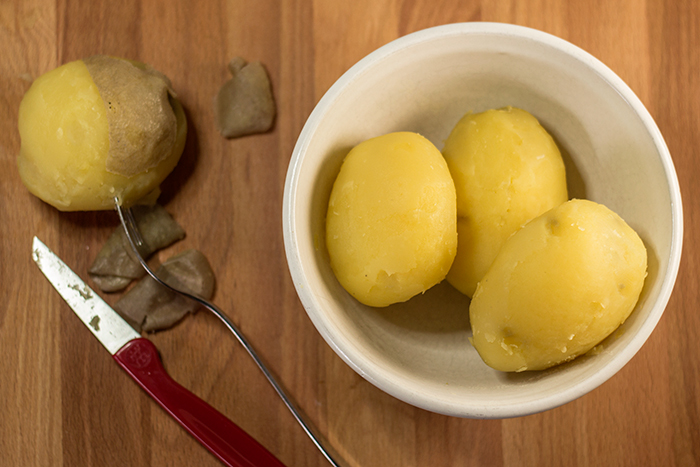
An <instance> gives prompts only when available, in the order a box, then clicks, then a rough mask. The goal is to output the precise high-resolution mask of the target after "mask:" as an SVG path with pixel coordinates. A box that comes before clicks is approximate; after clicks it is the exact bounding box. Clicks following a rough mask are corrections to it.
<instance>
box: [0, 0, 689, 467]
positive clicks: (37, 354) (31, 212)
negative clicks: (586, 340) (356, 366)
mask: <svg viewBox="0 0 700 467" xmlns="http://www.w3.org/2000/svg"><path fill="white" fill-rule="evenodd" d="M464 21H498V22H508V23H515V24H521V25H526V26H530V27H534V28H537V29H541V30H543V31H547V32H550V33H553V34H555V35H557V36H559V37H562V38H564V39H566V40H568V41H570V42H572V43H574V44H575V45H577V46H579V47H581V48H583V49H584V50H586V51H588V52H590V53H592V54H593V55H595V56H596V57H598V58H599V59H600V60H602V61H603V62H604V63H605V64H607V65H608V66H609V67H610V68H612V69H613V70H614V71H615V72H616V73H617V74H618V75H620V76H621V77H622V79H624V80H625V81H626V82H627V83H628V84H629V85H630V87H631V88H632V89H633V90H634V91H635V92H636V93H637V95H638V96H639V97H640V98H641V100H642V101H643V102H644V104H645V105H646V106H647V108H648V109H649V111H650V112H651V114H652V115H653V117H654V118H655V119H656V121H657V123H658V125H659V127H660V129H661V131H662V133H663V135H664V137H665V138H666V141H667V144H668V146H669V148H670V151H671V154H672V156H673V159H674V162H675V165H676V168H677V171H678V176H679V179H680V184H681V189H682V193H683V203H684V211H685V244H684V252H683V260H682V264H681V270H680V273H679V278H678V281H677V284H676V287H675V290H674V293H673V296H672V297H671V301H670V303H669V305H668V308H667V310H666V313H665V315H664V316H663V318H662V319H661V322H660V323H659V325H658V327H657V328H656V330H655V332H654V333H653V334H652V336H651V338H650V339H649V340H648V342H647V343H646V344H645V345H644V347H643V348H642V349H641V351H640V352H639V353H638V354H637V356H636V357H635V358H634V359H633V360H632V361H631V362H630V363H629V364H627V365H626V366H625V367H624V368H623V369H622V370H621V371H620V372H619V373H618V374H617V375H616V376H614V377H613V378H612V379H611V380H609V381H608V382H606V383H605V384H603V385H602V386H601V387H600V388H598V389H596V390H594V391H593V392H591V393H590V394H588V395H586V396H584V397H581V398H580V399H578V400H576V401H574V402H571V403H569V404H567V405H565V406H563V407H560V408H557V409H555V410H551V411H548V412H545V413H542V414H538V415H532V416H528V417H522V418H516V419H508V420H490V421H489V420H469V419H459V418H451V417H447V416H442V415H436V414H433V413H429V412H426V411H423V410H420V409H417V408H414V407H411V406H409V405H407V404H405V403H403V402H400V401H397V400H395V399H393V398H392V397H390V396H388V395H386V394H385V393H383V392H381V391H379V390H378V389H376V388H375V387H374V386H372V385H371V384H370V383H368V382H366V381H365V380H363V379H362V378H361V377H360V376H358V375H357V374H356V373H354V372H353V371H352V370H351V369H350V368H349V367H348V366H347V365H345V364H344V363H343V362H342V361H341V360H340V358H339V357H338V356H336V354H335V353H333V351H332V350H331V349H330V348H329V347H328V346H327V345H326V344H325V342H324V341H323V340H322V339H321V337H320V336H319V334H318V333H317V332H316V330H315V328H314V327H313V325H312V324H311V322H310V320H309V319H308V318H307V316H306V314H305V313H304V310H303V308H302V306H301V304H300V302H299V300H298V298H297V296H296V293H295V290H294V287H293V285H292V282H291V279H290V276H289V273H288V270H287V265H286V261H285V255H284V248H283V241H282V228H281V222H282V221H281V218H282V191H283V184H284V178H285V174H286V170H287V165H288V162H289V159H290V156H291V153H292V149H293V147H294V143H295V141H296V138H297V136H298V135H299V132H300V131H301V128H302V126H303V124H304V122H305V120H306V118H307V117H308V115H309V114H310V112H311V111H312V109H313V107H314V105H315V104H316V103H317V102H318V100H319V99H320V98H321V96H322V95H323V93H324V92H325V91H326V90H327V89H328V88H329V87H330V86H331V85H332V83H333V82H334V81H335V80H336V79H337V78H338V77H339V76H340V75H341V74H342V73H343V72H345V71H346V70H347V69H348V68H349V67H351V66H352V65H353V64H354V63H355V62H357V61H358V60H359V59H361V58H362V57H364V56H365V55H366V54H368V53H369V52H371V51H372V50H374V49H376V48H378V47H380V46H382V45H384V44H386V43H387V42H389V41H391V40H393V39H395V38H398V37H400V36H402V35H405V34H407V33H410V32H413V31H416V30H419V29H423V28H426V27H430V26H435V25H439V24H445V23H451V22H464ZM698 46H700V2H697V1H695V0H646V1H645V0H626V1H607V0H591V1H585V0H572V1H556V0H535V1H520V0H481V1H479V0H468V1H458V0H355V1H345V2H340V1H338V2H330V1H322V0H316V1H308V0H284V1H275V0H228V1H223V0H210V1H209V0H202V1H197V2H195V1H187V0H168V1H165V0H160V1H155V0H154V1H148V0H142V1H139V0H123V1H114V0H112V1H107V0H99V1H89V2H88V1H85V2H79V1H69V0H63V1H61V0H58V1H51V0H16V1H7V0H0V51H1V55H0V57H1V58H0V172H1V173H0V202H1V203H2V204H1V206H0V294H1V295H0V465H2V466H35V465H36V466H57V465H65V466H216V465H220V464H219V463H218V461H217V460H216V459H215V458H214V457H213V456H212V455H211V454H210V453H209V452H208V451H206V450H205V449H203V448H202V447H201V446H200V445H199V444H198V443H197V442H196V441H194V439H193V438H191V437H190V436H189V435H187V434H186V433H185V432H184V430H182V429H181V428H180V426H179V425H177V424H176V423H175V422H174V421H173V420H172V419H171V418H169V417H168V416H167V415H166V414H165V413H164V412H163V410H161V409H160V408H159V407H158V406H157V405H156V404H155V403H154V402H153V401H152V400H151V399H150V398H149V397H147V396H146V394H145V393H144V392H143V391H141V390H140V389H139V388H138V387H137V386H136V384H135V383H134V382H133V381H132V380H130V379H129V377H128V376H127V375H126V373H125V372H124V371H122V370H121V369H120V368H119V367H118V366H117V365H116V364H115V363H114V362H113V361H112V359H111V358H109V355H108V353H107V352H105V350H104V349H103V348H102V347H101V345H100V344H99V343H98V342H97V341H96V340H95V338H94V337H93V336H92V335H90V333H89V332H87V331H86V329H85V327H84V325H83V324H81V323H80V322H79V321H78V320H77V319H76V317H75V316H74V315H73V313H72V312H71V311H70V309H69V308H68V307H67V306H66V305H65V303H64V302H63V301H62V300H61V298H60V297H59V296H58V294H57V293H56V292H55V291H54V290H53V289H52V288H51V286H50V285H49V284H48V283H47V281H46V280H45V279H44V278H43V276H42V275H41V273H40V272H39V270H38V269H37V268H36V266H35V265H34V264H33V262H32V261H31V254H30V253H31V247H30V245H31V239H32V236H33V235H38V236H39V237H40V238H41V239H42V240H43V241H44V242H46V243H47V244H48V245H49V246H50V247H51V248H53V249H54V250H55V251H56V252H57V253H58V254H59V255H60V256H61V257H62V258H63V259H64V260H65V261H66V262H67V263H68V264H69V265H70V266H71V267H72V268H73V269H74V270H75V271H77V272H78V273H79V274H81V275H82V276H83V277H86V270H87V268H88V266H89V264H90V263H91V261H92V259H93V258H94V256H95V254H96V253H97V251H98V249H99V248H100V246H101V245H102V244H103V243H104V241H105V240H106V238H107V236H108V235H109V233H110V232H111V230H112V229H114V228H115V227H116V226H117V223H118V219H117V216H116V214H115V213H114V212H98V213H92V212H81V213H59V212H58V211H56V210H55V209H53V208H52V207H50V206H48V205H46V204H44V203H43V202H41V201H39V200H38V199H37V198H35V197H33V196H32V195H30V194H29V193H28V191H27V190H26V189H25V188H24V186H23V185H22V182H21V180H20V178H19V175H18V172H17V168H16V156H17V154H18V152H19V148H20V138H19V134H18V131H17V113H18V106H19V103H20V100H21V98H22V96H23V94H24V92H25V91H26V90H27V89H28V88H29V86H30V84H31V82H32V80H33V79H34V78H36V77H38V76H39V75H41V74H42V73H44V72H47V71H49V70H51V69H53V68H55V67H57V66H59V65H61V64H63V63H65V62H68V61H71V60H75V59H79V58H82V57H86V56H89V55H92V54H96V53H102V54H111V55H116V56H122V57H127V58H131V59H136V60H140V61H144V62H147V63H150V64H152V65H153V66H154V67H156V68H157V69H159V70H161V71H162V72H164V73H165V74H167V75H168V76H169V77H170V78H171V80H172V82H173V85H174V88H175V89H176V91H177V93H178V96H179V98H180V99H181V101H182V102H183V104H184V107H185V109H186V112H187V117H188V121H189V129H190V132H189V135H188V140H187V146H186V149H185V153H184V155H183V158H182V160H181V162H180V164H179V165H178V167H177V168H176V170H175V172H174V173H173V174H172V175H171V176H170V177H169V178H168V179H167V181H166V182H165V184H164V186H163V195H162V198H161V201H162V203H164V204H165V205H166V207H167V209H168V210H169V211H170V212H171V213H173V215H174V217H175V218H176V219H177V220H178V222H180V224H181V225H183V226H184V228H185V230H186V231H187V238H186V239H185V240H184V241H182V242H180V243H178V244H176V245H174V246H173V247H171V248H169V249H167V250H165V251H164V252H162V253H161V255H160V257H159V258H160V259H163V258H167V257H168V256H169V255H171V254H172V253H174V252H177V251H181V250H184V249H186V248H198V249H200V250H201V251H203V252H204V253H205V254H206V256H207V257H208V258H209V259H210V261H211V263H212V266H213V268H214V270H215V273H216V276H217V279H218V284H219V286H218V289H217V291H216V295H215V297H214V300H215V302H216V303H217V304H218V305H219V306H220V307H221V308H222V309H224V310H226V311H227V312H228V314H229V316H230V317H231V318H232V320H233V321H235V322H236V323H237V324H238V325H239V326H240V327H241V329H242V330H243V332H244V333H245V334H246V335H247V336H248V338H249V340H250V341H251V342H252V343H253V345H254V346H255V347H256V348H257V349H258V351H259V353H260V354H261V356H262V357H263V358H264V359H265V360H266V361H267V362H269V363H270V365H271V366H272V368H273V370H274V371H275V373H276V374H278V376H279V378H280V380H281V381H282V383H283V384H284V385H285V386H286V387H287V388H288V389H289V391H290V393H291V394H293V396H294V398H295V399H296V401H297V402H298V404H299V405H300V407H301V408H302V409H303V410H304V411H305V412H306V413H307V415H308V416H309V418H310V420H311V421H312V422H313V423H314V424H315V425H316V426H317V427H318V428H319V430H320V431H321V432H322V433H324V434H325V435H326V436H327V437H328V438H329V440H330V441H331V443H332V444H333V445H334V446H335V448H336V449H337V450H338V451H339V452H340V453H341V454H342V455H343V457H344V458H345V459H346V460H347V461H348V463H349V465H351V466H381V467H392V466H397V467H398V466H401V467H409V466H472V465H474V466H476V465H486V466H516V465H531V466H558V465H572V466H589V465H590V466H603V465H606V466H607V465H610V466H697V465H700V363H699V362H700V340H699V339H698V334H699V333H700V313H699V312H698V301H699V300H698V298H699V297H698V290H699V289H698V277H699V275H700V249H699V248H698V247H697V246H696V245H695V227H700V218H699V213H700V211H699V209H700V206H699V203H700V188H698V187H699V185H698V184H697V177H698V175H699V170H700V162H698V161H699V160H700V159H699V158H698V156H697V148H698V147H700V131H699V130H700V117H698V115H700V113H699V111H700V79H698V76H700V54H699V53H698ZM237 55H240V56H242V57H244V58H246V59H248V60H260V61H262V62H263V63H264V64H265V66H266V67H267V69H268V71H269V73H270V76H271V79H272V83H273V88H274V94H275V98H276V102H277V108H278V117H277V120H276V124H275V127H274V129H273V131H271V132H269V133H267V134H264V135H258V136H250V137H245V138H240V139H237V140H231V141H229V140H225V139H224V138H222V137H220V135H219V134H218V133H217V131H216V129H215V125H214V118H213V107H212V98H213V96H214V95H215V93H216V91H217V90H218V88H219V87H220V86H221V85H222V84H223V82H224V81H225V80H226V79H227V70H226V64H227V62H228V61H229V60H230V59H231V58H232V57H234V56H237ZM107 300H108V301H110V302H113V301H114V297H111V296H107ZM149 338H150V339H151V340H152V341H153V342H154V343H155V344H156V346H157V347H158V349H159V350H160V352H161V356H162V359H163V362H164V365H165V366H166V368H167V370H168V371H169V373H170V374H171V375H172V376H173V377H174V378H175V379H176V380H177V381H179V382H180V383H181V384H183V385H184V386H185V387H187V388H189V389H191V390H192V391H193V392H194V393H196V394H198V395H199V396H201V397H202V398H204V399H205V400H207V401H208V402H209V403H210V404H212V405H213V406H215V407H216V408H218V409H219V410H220V411H221V412H223V413H224V414H225V415H226V416H228V417H229V418H231V419H232V420H233V421H235V422H236V423H238V424H239V425H240V426H241V427H243V428H244V429H245V430H246V431H247V432H249V433H250V434H251V435H252V436H254V437H255V438H256V439H258V440H259V441H260V442H261V443H262V444H263V445H265V446H266V447H267V448H268V449H269V450H270V451H272V452H273V453H274V454H275V455H276V456H277V457H278V458H279V459H280V460H282V461H283V462H284V463H285V464H286V465H289V466H323V465H326V464H325V463H324V460H323V459H322V457H321V456H320V454H319V453H318V452H317V451H316V449H315V448H314V446H313V445H312V444H311V442H310V441H309V440H308V439H307V437H306V435H305V434H304V433H303V432H302V431H301V429H300V428H299V426H298V425H297V424H296V422H295V421H294V420H293V418H292V417H291V416H290V414H289V413H288V412H287V410H286V408H285V407H284V406H283V404H282V403H281V401H280V400H279V399H278V397H277V396H276V394H275V393H274V392H273V390H272V388H271V387H270V386H269V384H268V383H267V382H266V381H265V380H264V378H263V376H262V375H261V373H260V372H259V370H258V369H257V368H256V367H255V365H254V364H253V362H252V361H251V359H250V358H249V357H248V356H247V355H246V354H245V352H244V351H243V350H242V348H241V347H240V346H239V345H238V344H237V343H236V342H235V341H234V339H233V338H232V337H231V336H230V335H229V334H227V331H226V330H225V329H224V328H223V326H222V325H221V324H220V323H219V322H217V321H216V319H215V318H213V317H212V316H211V315H209V314H207V313H205V312H200V313H197V314H196V315H194V316H191V317H188V318H187V319H186V320H185V321H183V322H182V323H181V324H180V325H178V326H176V327H175V328H174V329H172V330H170V331H167V332H162V333H158V334H155V335H150V336H149Z"/></svg>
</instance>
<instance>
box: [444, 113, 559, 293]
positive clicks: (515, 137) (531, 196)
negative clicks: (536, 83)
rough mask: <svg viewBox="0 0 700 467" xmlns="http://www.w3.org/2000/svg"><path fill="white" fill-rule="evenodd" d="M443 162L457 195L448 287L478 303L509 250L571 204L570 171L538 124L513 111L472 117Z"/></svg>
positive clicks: (459, 125)
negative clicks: (517, 237) (518, 235)
mask: <svg viewBox="0 0 700 467" xmlns="http://www.w3.org/2000/svg"><path fill="white" fill-rule="evenodd" d="M443 155H444V156H445V160H446V161H447V165H448V166H449V168H450V172H451V174H452V177H453V179H454V183H455V188H456V190H457V213H458V220H457V231H458V233H459V244H458V246H457V257H456V258H455V261H454V264H453V265H452V269H451V270H450V272H449V274H448V275H447V280H448V281H449V282H450V284H452V285H453V286H454V287H455V288H457V289H458V290H459V291H461V292H462V293H464V294H466V295H468V296H470V297H471V296H472V294H473V293H474V290H475V289H476V284H477V283H478V282H479V281H480V280H481V278H482V277H483V276H484V274H486V271H487V270H488V268H489V266H490V265H491V263H492V262H493V259H494V258H495V257H496V254H497V253H498V251H499V250H500V248H501V245H502V244H503V242H505V241H506V239H507V238H508V237H510V236H511V235H512V234H513V232H515V231H516V230H518V229H519V228H520V227H521V226H522V225H523V224H524V223H525V222H527V221H529V220H530V219H533V218H534V217H537V216H539V215H540V214H542V213H543V212H545V211H548V210H549V209H552V208H553V207H555V206H558V205H559V204H561V203H563V202H564V201H566V200H567V197H568V196H567V189H566V174H565V171H564V163H563V161H562V158H561V155H560V153H559V149H558V148H557V145H556V144H555V143H554V140H553V139H552V137H551V136H550V135H549V134H548V133H547V131H546V130H545V129H544V128H542V126H541V125H540V124H539V122H538V121H537V119H536V118H535V117H533V116H532V115H530V114H529V113H528V112H526V111H524V110H520V109H517V108H513V107H507V108H504V109H499V110H489V111H486V112H483V113H478V114H471V113H469V114H467V115H465V116H464V117H463V118H462V119H461V120H460V121H459V122H458V123H457V125H456V126H455V128H454V129H453V130H452V132H451V134H450V136H449V138H448V139H447V141H446V142H445V147H444V149H443Z"/></svg>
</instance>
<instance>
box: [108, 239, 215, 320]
mask: <svg viewBox="0 0 700 467" xmlns="http://www.w3.org/2000/svg"><path fill="white" fill-rule="evenodd" d="M156 274H157V275H158V277H160V278H161V279H162V280H163V281H164V282H166V283H168V284H170V285H172V286H174V287H177V288H178V289H181V290H185V291H187V292H190V293H192V294H195V295H198V296H200V297H202V298H204V299H207V300H208V299H210V298H211V297H212V295H213V294H214V286H215V278H214V271H213V270H212V269H211V266H210V265H209V262H208V261H207V259H206V257H205V256H204V255H203V254H202V253H201V252H199V251H197V250H187V251H185V252H183V253H180V254H178V255H175V256H173V257H172V258H170V259H168V260H167V261H166V262H165V263H163V264H162V265H161V266H160V268H158V270H157V271H156ZM199 306H200V305H199V304H198V303H197V302H195V301H193V300H190V299H188V298H186V297H184V296H182V295H180V294H178V293H175V292H173V291H171V290H170V289H168V288H167V287H164V286H162V285H160V284H159V283H157V282H156V281H155V280H153V278H151V276H146V277H144V278H143V279H141V280H140V281H139V282H138V283H137V284H136V285H135V286H134V287H133V288H132V289H131V290H129V291H128V292H127V293H125V294H124V295H123V296H122V297H121V298H120V299H119V300H118V301H117V302H116V303H115V305H114V309H115V310H116V311H117V312H118V313H119V314H120V315H121V316H122V317H123V318H124V319H125V320H126V321H127V322H128V323H129V324H130V325H131V326H133V327H134V329H136V331H138V332H141V331H142V330H143V331H146V332H154V331H158V330H161V329H167V328H169V327H171V326H173V325H174V324H176V323H177V322H178V321H180V320H181V319H182V318H183V317H184V316H185V315H187V314H188V313H193V312H194V311H196V310H197V308H199Z"/></svg>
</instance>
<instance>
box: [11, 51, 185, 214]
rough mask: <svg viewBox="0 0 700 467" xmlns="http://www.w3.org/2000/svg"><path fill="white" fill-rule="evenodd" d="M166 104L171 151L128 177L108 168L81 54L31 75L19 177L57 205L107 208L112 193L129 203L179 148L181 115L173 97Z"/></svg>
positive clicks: (170, 164) (148, 188)
mask: <svg viewBox="0 0 700 467" xmlns="http://www.w3.org/2000/svg"><path fill="white" fill-rule="evenodd" d="M171 104H172V106H173V110H174V112H175V116H176V119H177V137H176V142H175V145H174V147H173V150H172V153H171V155H170V156H169V157H167V158H165V159H163V160H162V161H161V162H160V163H159V164H158V165H157V166H156V167H154V168H152V169H149V170H146V171H144V172H141V173H138V174H136V175H133V176H130V177H126V176H124V175H120V174H117V173H112V172H109V171H107V170H106V168H105V160H106V158H107V153H108V151H109V146H110V143H109V128H108V122H107V117H106V109H105V104H104V102H103V100H102V98H101V97H100V93H99V91H98V89H97V87H96V85H95V83H94V82H93V80H92V78H91V76H90V73H89V72H88V69H87V67H86V66H85V64H84V63H83V61H82V60H78V61H74V62H70V63H67V64H65V65H62V66H60V67H58V68H56V69H54V70H52V71H50V72H48V73H46V74H44V75H42V76H40V77H39V78H37V79H36V80H35V81H34V83H33V84H32V86H31V88H30V89H29V90H28V91H27V93H26V94H25V96H24V98H23V99H22V102H21V104H20V108H19V122H18V123H19V132H20V137H21V140H22V146H21V149H20V154H19V156H18V158H17V165H18V168H19V173H20V177H21V178H22V181H23V182H24V184H25V185H26V186H27V188H28V189H29V191H30V192H32V193H33V194H34V195H36V196H37V197H39V198H41V199H42V200H44V201H46V202H47V203H49V204H51V205H52V206H54V207H56V208H57V209H59V210H62V211H90V210H104V209H113V208H114V197H115V196H118V197H120V198H121V199H122V202H123V203H124V204H127V205H129V204H133V203H134V202H136V201H138V200H139V199H141V198H143V197H144V196H145V195H147V194H149V193H151V192H153V191H154V190H156V189H157V188H158V186H159V185H160V183H161V182H162V181H163V180H164V179H165V177H166V176H167V175H168V174H169V173H170V172H171V171H172V170H173V168H174V167H175V165H176V164H177V162H178V160H179V157H180V154H181V153H182V150H183V148H184V145H185V138H186V134H187V124H186V119H185V115H184V112H183V109H182V107H181V105H180V104H179V102H178V101H177V100H176V99H172V100H171Z"/></svg>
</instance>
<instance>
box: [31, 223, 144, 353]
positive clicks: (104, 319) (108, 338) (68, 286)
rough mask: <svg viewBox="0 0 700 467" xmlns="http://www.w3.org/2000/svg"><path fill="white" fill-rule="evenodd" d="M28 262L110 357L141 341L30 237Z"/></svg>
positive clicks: (44, 248)
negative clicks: (35, 267) (30, 251)
mask: <svg viewBox="0 0 700 467" xmlns="http://www.w3.org/2000/svg"><path fill="white" fill-rule="evenodd" d="M32 258H33V259H34V262H35V263H36V264H37V266H39V269H40V270H41V272H42V273H44V275H45V276H46V278H47V279H48V280H49V282H51V284H52V285H53V286H54V288H55V289H56V290H57V291H58V293H59V294H61V297H63V299H64V300H65V301H66V303H68V305H69V306H70V307H71V308H72V309H73V311H74V312H75V314H76V315H78V318H80V320H81V321H82V322H83V323H85V325H86V326H87V327H88V329H89V330H90V331H91V332H92V333H93V334H94V335H95V337H97V339H98V340H99V341H100V342H101V343H102V345H104V346H105V348H106V349H107V350H108V351H109V353H110V354H112V355H114V354H115V353H117V351H118V350H119V349H121V348H122V347H124V345H126V343H127V342H129V341H131V340H133V339H137V338H139V337H141V335H140V334H138V333H137V332H136V330H134V328H132V327H131V326H129V324H128V323H127V322H126V321H124V319H123V318H122V317H121V316H119V314H118V313H117V312H116V311H114V310H113V309H112V308H111V307H110V306H109V305H107V303H106V302H105V301H104V300H102V298H101V297H100V296H99V295H97V294H96V293H95V292H93V290H92V289H91V288H90V287H88V285H87V284H86V283H85V282H83V281H82V280H81V279H80V277H79V276H78V275H77V274H76V273H74V272H73V271H71V269H70V268H69V267H68V266H66V264H65V263H64V262H63V261H61V259H60V258H59V257H58V256H56V254H54V252H53V251H51V250H50V249H49V248H48V247H47V246H46V245H45V244H44V243H43V242H42V241H41V240H39V239H38V238H37V237H34V241H33V242H32Z"/></svg>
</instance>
